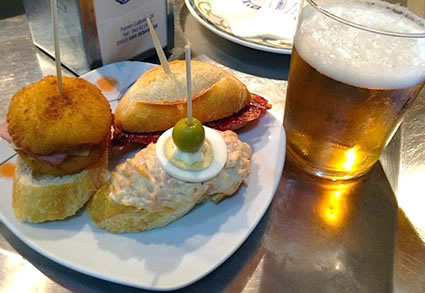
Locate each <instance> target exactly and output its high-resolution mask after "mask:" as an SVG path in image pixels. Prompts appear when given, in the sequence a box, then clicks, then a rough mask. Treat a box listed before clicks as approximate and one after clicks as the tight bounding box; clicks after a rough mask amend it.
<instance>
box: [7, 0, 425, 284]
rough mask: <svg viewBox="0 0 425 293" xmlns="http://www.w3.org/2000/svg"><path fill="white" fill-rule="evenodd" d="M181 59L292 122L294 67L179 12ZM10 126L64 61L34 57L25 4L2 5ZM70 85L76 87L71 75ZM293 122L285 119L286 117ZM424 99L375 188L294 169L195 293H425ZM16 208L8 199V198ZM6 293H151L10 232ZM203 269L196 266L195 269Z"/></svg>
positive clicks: (374, 177) (372, 182)
mask: <svg viewBox="0 0 425 293" xmlns="http://www.w3.org/2000/svg"><path fill="white" fill-rule="evenodd" d="M175 37H176V39H175V49H174V50H173V51H172V58H182V57H183V55H182V54H183V52H184V51H183V48H184V45H185V44H186V42H187V41H189V42H190V43H191V45H192V53H193V56H194V58H197V59H201V60H204V61H207V62H214V63H217V64H220V66H223V67H226V69H227V70H231V71H232V72H233V73H234V74H235V75H236V76H237V77H238V78H240V79H241V80H242V81H243V82H244V83H245V84H246V85H247V86H248V88H249V90H251V91H255V92H258V93H260V94H262V95H264V96H266V97H268V98H269V99H270V101H271V103H272V104H273V111H274V112H275V113H277V114H279V115H281V116H283V108H284V102H285V94H286V80H287V76H288V68H289V60H290V56H289V55H281V54H273V53H268V52H262V51H257V50H253V49H250V48H245V47H242V46H240V45H237V44H234V43H231V42H229V41H227V40H225V39H223V38H221V37H219V36H217V35H215V34H213V33H212V32H210V31H208V30H207V29H205V28H204V27H203V26H202V25H200V24H199V23H198V22H197V20H196V19H195V18H194V17H192V16H191V14H190V13H189V12H188V10H187V9H186V7H185V5H184V1H183V0H176V1H175ZM0 43H1V46H0V56H2V57H1V60H0V62H1V66H0V120H1V121H2V120H4V118H5V115H6V112H7V107H8V104H9V101H10V98H11V97H12V95H13V94H14V93H15V92H16V91H17V90H19V89H20V88H22V87H23V86H25V85H28V84H30V83H32V82H35V81H37V80H39V79H40V78H42V77H43V76H45V75H49V74H55V67H54V60H52V59H51V58H50V57H49V56H47V55H46V54H45V53H44V52H42V51H40V50H39V49H37V48H36V47H34V46H33V44H32V42H31V35H30V31H29V28H28V24H27V21H26V18H25V15H24V11H23V8H22V3H21V1H3V2H2V3H1V4H0ZM64 74H65V75H69V76H71V75H73V74H72V73H71V72H69V71H67V70H66V69H64ZM282 118H283V117H282ZM424 178H425V91H422V93H421V94H420V96H419V97H418V99H417V101H416V102H415V104H414V105H413V107H412V108H411V109H410V110H409V112H408V113H407V115H406V119H405V122H404V124H403V125H402V127H401V128H400V129H399V131H398V132H397V134H396V135H395V137H394V138H393V140H392V142H391V144H390V145H389V146H388V147H387V150H386V152H385V153H384V154H383V156H382V157H381V161H380V163H378V164H377V165H376V166H375V167H374V168H373V170H372V171H371V172H370V173H369V174H367V175H366V176H364V177H362V178H360V179H358V180H353V181H348V182H332V181H328V180H323V179H319V178H314V177H312V176H309V175H307V174H304V173H303V172H301V171H300V170H298V169H297V167H296V166H294V165H293V164H292V163H291V162H290V161H288V160H287V162H286V164H285V168H284V170H283V175H282V177H281V179H280V183H279V186H278V190H277V192H276V194H275V196H274V199H273V202H272V204H271V206H270V208H269V209H268V211H267V212H266V214H265V215H264V217H263V218H262V220H261V221H260V223H259V224H258V226H257V227H256V228H255V230H254V231H253V232H252V234H251V235H250V236H249V238H248V239H247V240H246V241H245V243H244V244H243V245H242V246H241V247H240V248H239V249H238V250H237V251H236V252H235V253H234V254H233V255H232V256H231V257H230V258H229V259H228V260H227V261H226V262H225V263H224V264H222V265H221V266H220V267H218V268H217V269H216V270H214V271H213V272H212V273H210V274H209V275H207V276H206V277H204V278H203V279H201V280H200V281H198V282H196V283H194V284H192V285H190V286H188V287H186V288H184V289H182V291H184V292H199V291H203V292H222V291H225V292H391V291H395V292H425V245H424V241H425V213H423V212H422V210H423V208H424V202H425V199H423V198H424V196H423V195H424V191H423V190H425V189H424V187H425V180H424ZM5 196H9V195H5ZM0 264H1V265H0V266H1V270H0V291H5V292H33V291H38V292H115V291H119V292H140V291H143V290H139V289H136V288H131V287H127V286H123V285H119V284H115V283H111V282H108V281H104V280H100V279H97V278H94V277H90V276H87V275H84V274H81V273H79V272H76V271H73V270H71V269H69V268H66V267H64V266H62V265H59V264H57V263H55V262H53V261H51V260H50V259H48V258H46V257H44V256H42V255H40V254H39V253H37V252H36V251H34V250H33V249H31V248H30V247H28V246H27V245H26V244H24V243H23V242H22V241H21V240H19V239H18V238H17V237H16V236H15V235H14V234H13V233H12V232H11V231H10V230H9V229H7V228H6V227H5V226H4V225H3V224H2V223H0ZM194 266H196V264H194Z"/></svg>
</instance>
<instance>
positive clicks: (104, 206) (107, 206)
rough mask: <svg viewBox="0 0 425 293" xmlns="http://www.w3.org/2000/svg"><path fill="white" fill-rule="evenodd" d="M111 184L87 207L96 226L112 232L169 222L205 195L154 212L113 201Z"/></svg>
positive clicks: (160, 225)
mask: <svg viewBox="0 0 425 293" xmlns="http://www.w3.org/2000/svg"><path fill="white" fill-rule="evenodd" d="M110 192H111V184H108V183H107V184H105V185H104V186H103V187H102V188H101V189H100V190H99V191H98V192H97V193H96V194H95V195H94V196H93V197H92V198H91V199H90V201H89V203H88V204H87V209H88V212H89V215H90V217H91V219H92V220H93V222H94V223H95V225H96V226H97V227H99V228H102V229H106V230H107V231H109V232H111V233H123V232H139V231H144V230H150V229H154V228H159V227H163V226H166V225H168V224H169V223H171V222H174V221H175V220H177V219H179V218H181V217H182V216H184V215H185V214H187V213H188V212H189V211H190V210H191V209H192V208H193V207H194V206H195V205H196V204H197V203H198V202H201V201H202V200H203V199H204V198H205V196H206V194H205V193H201V194H199V197H198V198H196V199H195V200H194V201H189V200H185V201H180V202H178V205H176V206H175V207H173V208H170V207H166V206H162V207H158V208H157V209H156V210H155V211H154V212H152V211H149V210H146V209H138V208H136V207H132V206H125V205H121V204H118V203H116V202H115V201H113V200H111V199H110V197H109V194H110Z"/></svg>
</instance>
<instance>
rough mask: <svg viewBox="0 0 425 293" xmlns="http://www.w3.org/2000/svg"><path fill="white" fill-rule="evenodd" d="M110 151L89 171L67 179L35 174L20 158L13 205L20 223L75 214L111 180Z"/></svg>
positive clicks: (61, 217) (66, 176) (50, 219)
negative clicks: (108, 169)
mask: <svg viewBox="0 0 425 293" xmlns="http://www.w3.org/2000/svg"><path fill="white" fill-rule="evenodd" d="M107 167H108V151H105V153H104V155H103V156H102V158H101V159H100V160H99V161H98V162H97V163H95V164H94V165H92V166H90V167H89V168H87V169H86V170H83V171H81V172H79V173H76V174H72V175H65V176H52V175H33V172H32V170H31V169H30V168H29V167H28V166H27V165H26V164H25V162H24V161H23V160H22V159H21V158H20V157H19V156H18V159H17V163H16V171H15V178H14V181H13V201H12V206H13V210H14V212H15V216H16V218H17V219H18V220H20V221H28V222H33V223H41V222H45V221H52V220H61V219H64V218H67V217H69V216H72V215H74V214H75V213H76V212H77V211H78V210H79V209H80V208H81V207H82V206H83V205H84V204H85V203H86V202H87V201H88V200H89V198H90V196H91V195H93V194H94V193H95V192H96V191H97V190H98V189H99V188H100V187H101V186H102V184H104V182H105V181H106V180H107V179H108V177H109V175H108V171H107Z"/></svg>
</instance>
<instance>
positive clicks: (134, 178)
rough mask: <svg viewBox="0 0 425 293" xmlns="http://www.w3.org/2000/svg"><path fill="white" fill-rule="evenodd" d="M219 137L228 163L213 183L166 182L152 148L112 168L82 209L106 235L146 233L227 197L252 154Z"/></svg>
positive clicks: (232, 136) (231, 137) (230, 136)
mask: <svg viewBox="0 0 425 293" xmlns="http://www.w3.org/2000/svg"><path fill="white" fill-rule="evenodd" d="M221 134H222V135H223V137H224V139H225V142H226V145H227V151H228V160H227V162H226V165H225V166H224V168H223V169H222V170H221V171H220V173H219V174H217V176H216V177H215V178H213V179H210V180H208V181H205V182H202V183H201V182H198V183H191V182H185V181H181V180H178V179H176V178H174V177H171V176H169V175H168V174H167V173H166V172H165V171H164V170H163V169H162V167H161V165H160V164H159V162H158V160H157V158H156V145H155V144H150V145H148V146H147V147H146V148H144V149H142V150H141V151H139V152H138V153H137V154H136V155H135V156H134V157H132V158H130V159H127V160H126V162H124V163H122V164H120V165H119V166H117V168H116V169H115V171H114V172H112V175H111V179H110V181H108V183H106V184H105V185H104V186H103V187H102V188H101V189H100V190H99V191H98V192H97V193H96V194H95V195H94V196H93V197H92V198H91V199H90V201H89V203H88V204H87V206H86V208H87V209H88V212H89V216H90V218H91V219H92V220H93V222H94V224H95V225H96V226H97V227H99V228H103V229H106V230H107V231H109V232H112V233H123V232H138V231H144V230H150V229H153V228H159V227H162V226H165V225H167V224H169V223H171V222H174V221H175V220H177V219H178V218H180V217H182V216H184V215H185V214H186V213H188V212H189V211H190V210H191V209H192V208H193V207H195V206H196V205H197V204H201V203H203V202H206V201H209V200H213V201H214V202H215V203H218V202H220V201H221V200H223V199H224V198H226V197H230V196H233V195H234V194H235V193H236V191H237V190H238V189H239V187H240V185H241V184H243V183H246V182H247V180H248V176H249V171H250V158H251V154H252V151H251V148H250V146H249V145H248V144H247V143H244V142H241V141H240V140H238V139H237V134H236V133H234V132H232V131H225V132H221ZM114 198H115V199H117V198H118V199H119V201H117V200H114Z"/></svg>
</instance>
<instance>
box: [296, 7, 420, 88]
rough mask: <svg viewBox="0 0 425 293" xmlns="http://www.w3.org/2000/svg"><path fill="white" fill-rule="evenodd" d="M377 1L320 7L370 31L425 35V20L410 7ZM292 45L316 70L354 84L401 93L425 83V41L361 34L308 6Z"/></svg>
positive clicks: (366, 32) (355, 29) (359, 31)
mask: <svg viewBox="0 0 425 293" xmlns="http://www.w3.org/2000/svg"><path fill="white" fill-rule="evenodd" d="M373 3H374V5H370V4H367V3H366V2H351V1H347V0H345V1H340V2H335V1H328V2H326V3H325V5H322V7H323V8H325V9H326V10H327V11H329V12H331V13H332V14H334V15H337V16H339V17H341V18H343V19H347V20H350V21H352V22H355V23H357V24H362V25H365V26H367V27H369V28H373V29H378V30H386V31H388V30H389V29H390V30H391V31H394V32H399V33H425V20H424V19H421V18H419V17H417V16H415V15H413V14H412V13H411V12H409V11H408V10H407V9H405V8H402V7H400V6H398V5H397V6H396V5H393V4H388V3H384V2H382V1H373ZM396 11H398V12H400V11H401V13H397V12H396ZM294 45H295V48H296V50H297V52H298V53H299V55H300V56H301V57H302V58H303V59H304V60H305V61H306V62H307V63H309V64H310V65H311V66H312V67H314V68H315V69H316V70H318V71H319V72H321V73H322V74H325V75H327V76H329V77H331V78H333V79H335V80H338V81H341V82H344V83H347V84H351V85H353V86H358V87H365V88H375V89H377V88H378V89H397V88H406V87H411V86H413V85H416V84H418V83H420V82H422V81H424V80H425V38H402V37H395V36H388V35H384V34H378V33H372V32H369V31H365V30H361V29H358V28H355V27H352V26H349V25H346V24H343V23H340V22H338V21H336V20H334V19H331V18H330V17H328V16H325V15H323V14H321V13H320V12H319V11H317V10H316V9H314V8H312V7H311V6H309V5H307V6H306V7H304V10H303V12H302V14H301V16H300V25H299V27H298V31H297V34H296V37H295V40H294Z"/></svg>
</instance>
